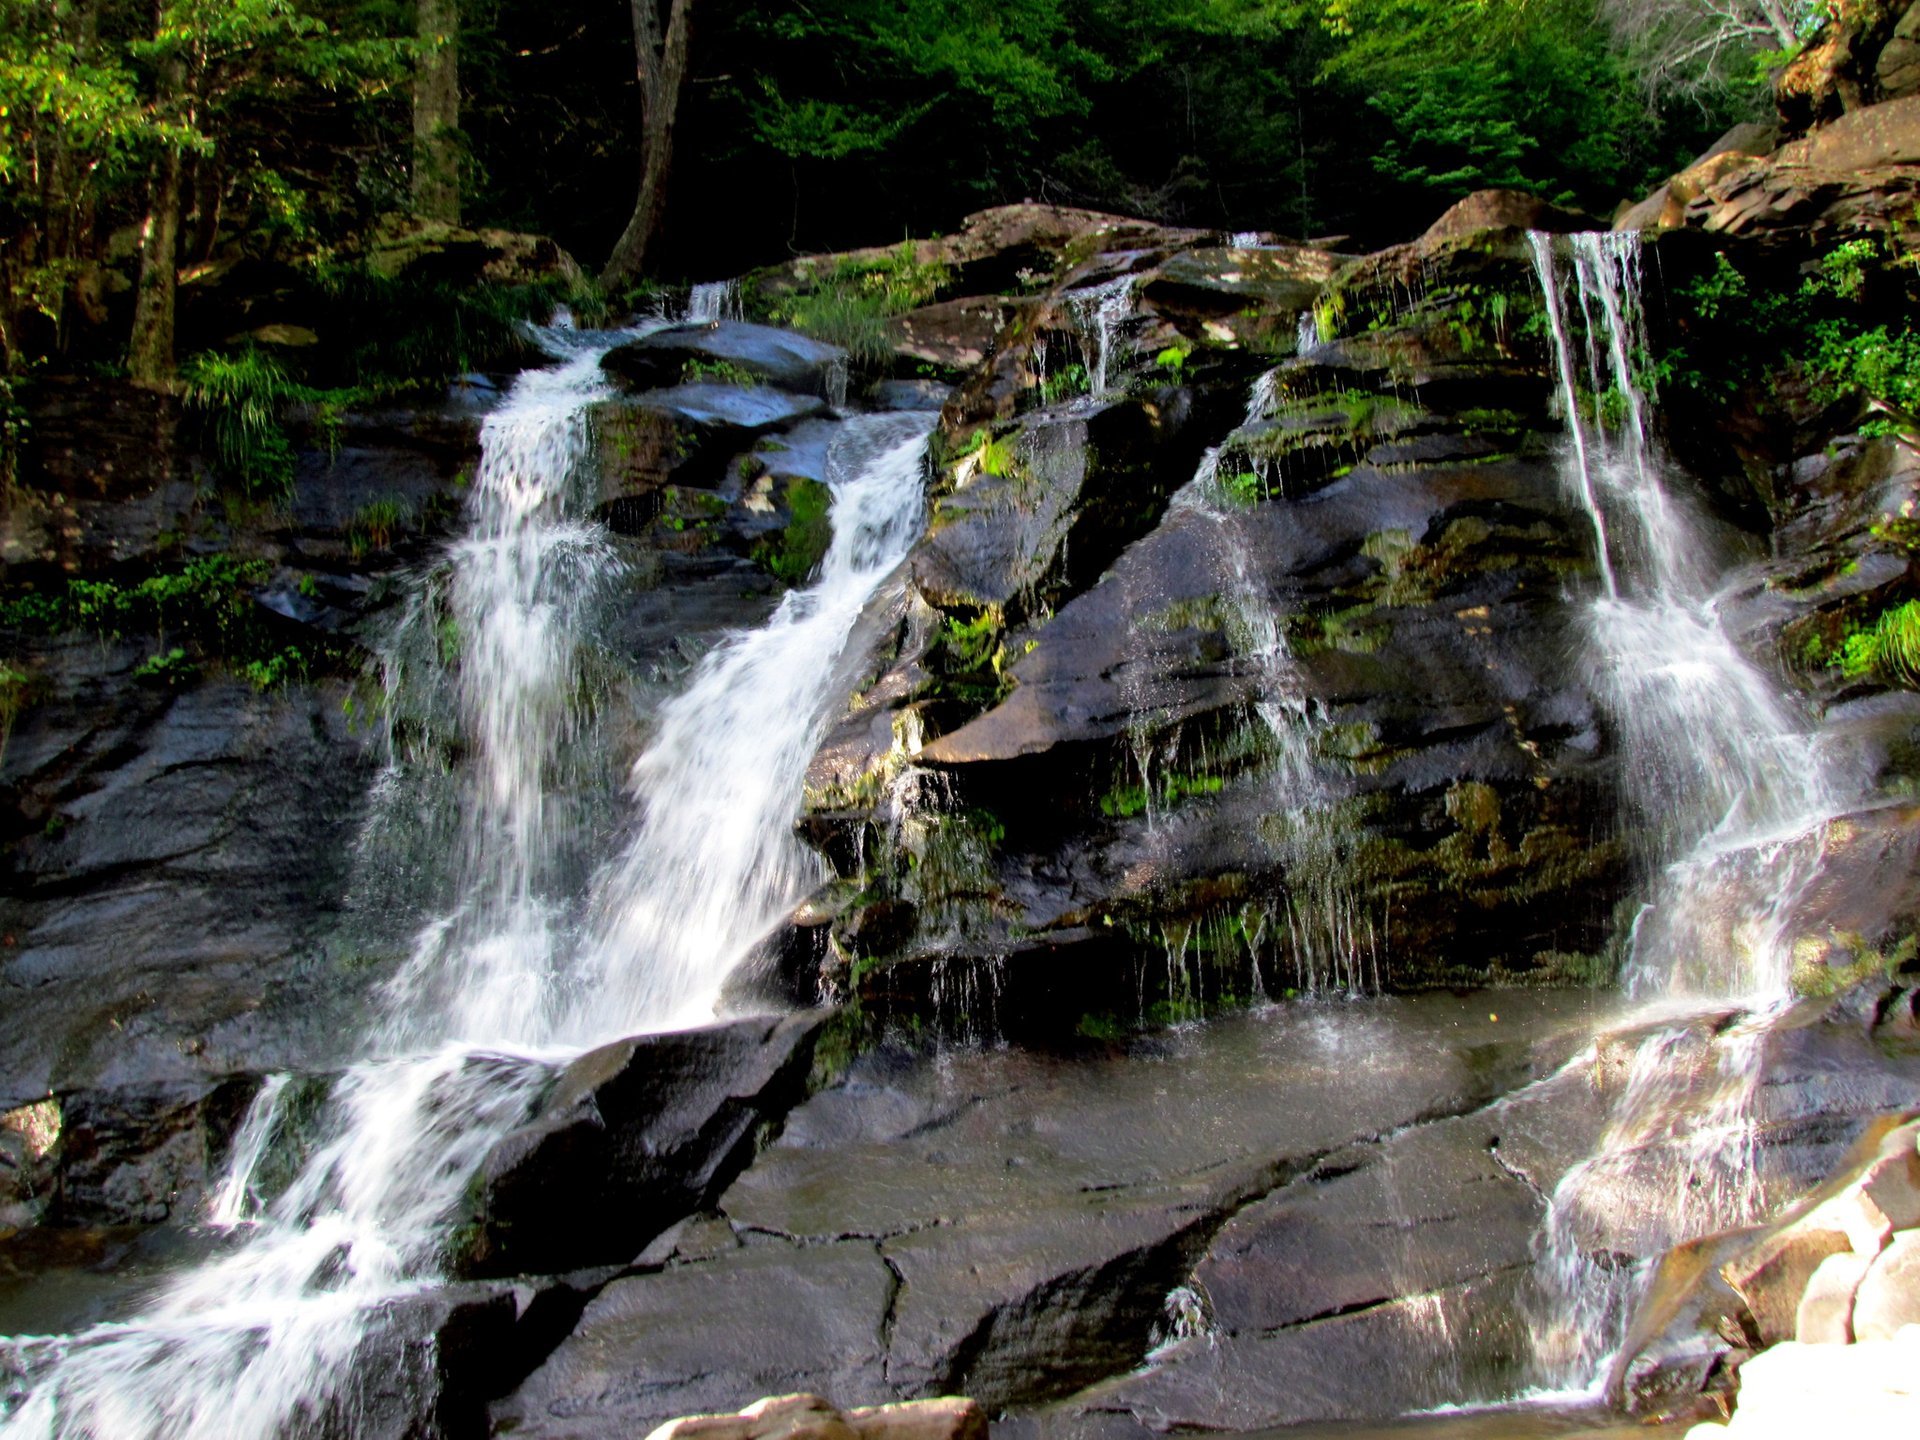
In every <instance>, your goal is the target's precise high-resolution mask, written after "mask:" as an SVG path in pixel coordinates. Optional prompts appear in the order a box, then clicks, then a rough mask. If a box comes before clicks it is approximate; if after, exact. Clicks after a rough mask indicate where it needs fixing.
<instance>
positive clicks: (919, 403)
mask: <svg viewBox="0 0 1920 1440" xmlns="http://www.w3.org/2000/svg"><path fill="white" fill-rule="evenodd" d="M952 398H953V387H952V386H951V385H943V384H941V383H940V382H939V381H938V380H881V381H878V382H877V383H875V384H874V385H873V387H872V388H871V389H869V390H868V391H867V403H868V404H870V405H872V406H873V408H874V409H876V410H939V409H941V408H942V407H943V406H945V404H946V403H947V401H948V400H950V399H952Z"/></svg>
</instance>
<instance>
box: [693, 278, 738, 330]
mask: <svg viewBox="0 0 1920 1440" xmlns="http://www.w3.org/2000/svg"><path fill="white" fill-rule="evenodd" d="M739 318H740V282H739V281H738V280H704V281H702V282H701V283H699V284H698V285H695V286H694V287H693V288H692V289H691V290H690V291H688V292H687V319H686V323H687V324H689V325H717V324H719V323H720V322H721V321H722V320H738V319H739Z"/></svg>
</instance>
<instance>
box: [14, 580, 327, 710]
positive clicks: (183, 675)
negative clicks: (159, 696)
mask: <svg viewBox="0 0 1920 1440" xmlns="http://www.w3.org/2000/svg"><path fill="white" fill-rule="evenodd" d="M267 573H268V567H267V564H266V562H264V561H259V560H245V561H242V560H236V559H234V558H233V557H232V556H231V555H209V556H205V557H203V558H201V559H198V560H194V561H190V562H189V563H187V564H186V565H183V566H181V567H179V568H178V569H174V570H165V571H161V572H159V573H157V574H153V575H149V576H147V577H146V578H145V579H143V580H140V581H138V582H137V583H134V584H122V583H120V582H118V581H114V580H83V579H73V580H69V581H67V582H66V584H65V585H64V586H63V587H62V588H60V589H57V590H51V591H37V590H23V591H19V592H16V593H14V594H13V595H10V596H7V597H5V598H4V599H0V629H7V630H13V631H18V632H24V633H28V634H42V635H46V634H57V633H62V632H66V631H74V630H80V631H88V632H91V633H93V634H95V635H99V636H101V637H102V638H105V639H112V640H118V639H126V638H130V637H133V636H137V635H152V636H153V637H154V639H155V641H156V643H157V645H158V646H159V647H160V648H159V649H158V650H157V652H156V653H155V654H153V655H152V656H150V657H149V658H148V659H146V660H145V661H142V662H141V664H140V665H139V666H137V667H135V671H134V674H135V678H137V679H141V680H159V681H163V682H165V683H168V684H178V683H180V682H181V681H183V680H185V679H187V678H189V676H190V675H191V673H192V671H193V669H194V661H193V656H194V655H195V653H196V651H197V652H199V653H202V654H206V655H210V656H213V657H215V658H217V659H220V660H223V661H225V662H226V663H227V664H228V665H229V666H231V667H232V668H233V670H234V672H235V673H236V674H239V675H241V676H243V677H244V678H246V679H248V680H250V681H252V683H253V684H254V685H255V686H257V687H259V688H261V689H265V688H267V687H269V686H271V685H277V684H279V683H281V682H282V681H284V680H288V679H291V678H294V677H295V676H297V675H304V674H305V673H307V671H308V669H309V667H310V665H311V660H312V657H309V656H307V655H306V654H304V653H302V652H301V651H299V650H297V649H293V648H291V647H288V646H286V645H285V644H284V643H283V642H282V641H281V640H280V638H279V637H278V636H276V634H275V633H274V631H273V628H272V627H271V626H270V624H269V623H268V622H267V621H266V619H265V617H263V615H262V614H261V611H260V608H259V607H258V606H257V605H256V604H255V603H254V599H253V589H254V587H255V586H256V585H258V584H260V583H261V582H262V581H264V580H265V579H266V578H267ZM330 658H332V657H331V656H330Z"/></svg>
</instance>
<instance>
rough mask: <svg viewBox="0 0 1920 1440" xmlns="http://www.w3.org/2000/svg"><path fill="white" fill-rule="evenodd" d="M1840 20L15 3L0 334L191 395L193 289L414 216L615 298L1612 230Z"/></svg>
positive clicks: (1629, 9)
mask: <svg viewBox="0 0 1920 1440" xmlns="http://www.w3.org/2000/svg"><path fill="white" fill-rule="evenodd" d="M1832 8H1833V7H1832V5H1831V4H1808V3H1793V4H1789V3H1785V0H418V3H417V4H415V3H411V0H0V187H4V188H0V292H3V293H0V312H4V313H3V314H0V319H3V320H4V330H3V332H0V339H4V346H5V359H6V366H7V373H9V374H17V373H19V372H20V371H21V370H22V368H23V367H25V366H28V365H31V364H35V363H39V362H41V361H44V360H46V359H48V358H50V357H51V358H55V359H56V360H59V359H65V360H76V359H82V358H83V359H85V360H86V362H87V363H89V364H94V365H108V366H111V365H113V364H115V363H119V362H116V360H115V358H114V357H115V355H116V354H123V355H124V356H125V361H124V363H125V364H126V366H127V367H128V370H129V372H130V373H131V374H132V375H133V377H134V378H135V379H136V380H147V381H154V380H163V379H164V378H165V377H167V376H168V375H170V374H171V373H172V370H173V365H174V349H175V346H174V337H173V334H172V328H171V327H172V319H171V316H172V311H173V298H172V297H173V287H174V285H175V282H176V278H181V279H184V280H185V281H187V282H191V281H192V280H193V279H194V277H195V275H196V274H205V273H206V270H207V267H222V268H223V270H224V271H229V272H230V271H231V270H232V269H233V268H234V267H236V266H240V265H244V264H248V263H262V262H269V261H270V262H272V263H275V264H287V263H296V262H297V263H301V264H305V265H308V266H319V267H323V268H324V267H326V266H329V265H335V266H337V265H338V263H339V262H340V257H342V256H351V255H352V254H354V253H356V251H357V250H364V248H365V243H366V242H365V237H366V235H367V234H368V233H369V232H370V231H371V230H372V229H373V228H374V227H376V226H377V225H379V224H381V223H382V222H383V217H384V219H385V220H386V221H387V222H388V223H391V221H392V218H393V217H396V216H403V215H407V214H413V215H416V216H419V215H425V216H428V217H430V218H436V219H439V220H442V221H451V220H453V219H454V218H456V216H457V218H458V219H459V220H460V221H462V222H463V223H465V224H468V225H483V226H498V227H503V228H507V229H512V230H516V231H527V232H536V233H540V234H544V235H550V236H552V237H554V238H555V239H556V240H557V241H558V242H559V243H560V244H561V245H562V246H564V247H565V248H566V249H567V250H568V251H570V252H571V253H573V254H574V255H576V256H578V257H579V258H580V259H581V261H582V263H583V265H585V266H586V267H587V269H589V270H602V268H603V266H605V267H606V268H605V270H604V274H605V276H606V278H607V279H608V280H609V281H610V282H611V281H618V282H619V288H620V290H621V293H619V294H618V295H616V297H615V299H616V301H619V300H625V299H628V298H630V295H629V294H628V293H626V292H630V291H631V289H632V288H633V283H634V282H635V280H636V279H642V280H645V281H657V280H662V279H664V280H686V279H701V278H713V277H719V276H724V275H730V274H735V273H738V272H740V271H743V270H745V269H748V268H750V267H752V266H755V265H758V264H764V263H767V262H770V261H773V260H776V259H779V258H782V257H784V256H786V255H788V254H790V253H795V252H809V251H820V250H830V249H837V248H843V247H848V246H854V245H871V244H876V243H886V242H889V241H892V240H897V239H899V238H901V237H902V236H905V235H926V234H929V233H934V232H938V231H942V230H946V229H950V228H952V227H953V226H954V224H955V223H956V222H957V221H958V219H959V218H960V217H961V216H963V215H964V214H966V213H968V212H969V211H972V210H975V209H978V208H981V207H984V206H987V205H991V204H995V203H999V202H1005V201H1013V200H1022V199H1033V200H1041V201H1048V202H1055V203H1061V204H1069V205H1077V206H1086V207H1092V208H1097V209H1107V210H1115V211H1121V212H1126V213H1131V214H1136V215H1141V216H1146V217H1150V218H1153V219H1157V220H1163V221H1169V222H1175V223H1182V224H1188V225H1195V226H1207V227H1221V228H1226V229H1232V230H1266V231H1273V232H1278V233H1280V234H1283V235H1288V236H1293V237H1298V238H1315V237H1326V236H1346V237H1349V239H1350V241H1351V242H1352V243H1353V244H1354V245H1355V246H1368V245H1372V244H1376V243H1380V242H1383V241H1386V240H1391V239H1396V238H1401V237H1404V236H1406V235H1408V234H1410V233H1413V232H1415V231H1417V230H1419V229H1420V228H1421V227H1422V226H1423V225H1425V224H1426V223H1427V222H1428V221H1429V220H1430V219H1431V218H1432V217H1433V216H1434V215H1435V214H1437V213H1438V212H1439V210H1440V209H1441V208H1443V207H1444V206H1445V205H1446V204H1447V203H1449V202H1451V201H1452V200H1454V199H1456V198H1458V197H1459V196H1461V195H1464V194H1466V193H1468V192H1470V191H1472V190H1475V189H1478V188H1482V187H1486V186H1506V187H1513V188H1519V189H1525V190H1530V191H1533V192H1535V193H1537V194H1540V195H1542V196H1544V197H1546V198H1549V199H1552V200H1554V201H1557V202H1559V203H1562V204H1565V205H1569V206H1573V207H1576V208H1581V209H1585V210H1588V211H1590V212H1592V213H1593V214H1595V215H1596V216H1599V217H1601V218H1603V219H1604V218H1605V217H1606V216H1608V215H1610V214H1611V212H1612V210H1613V208H1614V206H1615V205H1616V203H1617V202H1618V201H1620V200H1621V199H1622V198H1624V197H1628V196H1635V195H1637V194H1639V193H1640V192H1641V191H1643V190H1644V189H1645V188H1646V186H1647V184H1648V182H1650V181H1651V180H1653V179H1654V178H1656V177H1658V176H1661V175H1664V174H1666V173H1668V172H1670V171H1671V170H1673V169H1674V168H1676V167H1677V166H1678V165H1680V164H1682V163H1684V162H1685V161H1686V160H1687V159H1688V158H1690V157H1691V156H1692V155H1693V154H1695V153H1696V152H1697V151H1698V150H1699V149H1700V148H1701V146H1702V144H1703V143H1704V142H1706V141H1707V140H1709V139H1710V138H1711V137H1713V136H1714V135H1716V134H1718V133H1720V132H1721V131H1722V130H1724V129H1725V128H1726V127H1727V126H1728V124H1730V123H1732V122H1734V121H1737V120H1740V119H1742V118H1746V117H1749V116H1754V115H1758V114H1759V113H1760V112H1761V111H1762V109H1763V108H1765V98H1766V75H1767V71H1768V67H1769V65H1771V64H1776V63H1777V62H1778V61H1779V60H1780V59H1781V58H1782V57H1783V56H1784V55H1785V53H1787V50H1788V48H1789V47H1790V46H1791V44H1792V43H1794V42H1795V41H1796V40H1797V39H1798V38H1799V37H1801V36H1804V35H1805V34H1808V33H1811V32H1812V31H1813V30H1814V29H1815V28H1817V26H1818V25H1819V24H1820V23H1821V20H1822V18H1823V16H1824V15H1825V13H1826V12H1827V11H1829V10H1831V9H1832ZM649 27H652V30H653V32H654V33H653V36H652V40H651V41H650V42H649V44H648V45H644V46H642V47H641V49H640V51H639V54H640V57H641V58H640V61H639V65H638V68H636V45H635V35H636V31H646V30H648V28H649ZM649 57H650V59H651V64H652V67H653V70H654V73H653V74H652V75H651V76H649V73H648V71H649V63H650V59H649ZM663 63H664V66H665V72H666V74H665V80H664V81H663V80H662V76H661V73H660V71H661V66H662V64H663ZM663 84H664V85H665V87H666V88H665V91H664V92H660V90H659V87H660V86H661V85H663ZM650 85H651V86H652V87H654V88H652V89H649V86H650ZM660 93H664V94H665V96H666V99H665V100H664V101H661V100H660V98H659V95H660ZM649 96H651V97H653V98H652V101H651V102H650V103H651V106H652V108H651V111H649V102H648V97H649ZM423 105H424V106H425V107H426V109H424V110H423ZM428 111H432V112H433V113H427V112H428ZM649 113H651V114H652V119H651V120H649V119H648V118H647V115H648V114H649ZM423 114H424V115H425V116H426V118H425V119H424V121H423V119H422V116H423ZM436 115H437V117H438V118H435V117H436ZM663 126H664V127H667V130H666V133H667V134H668V135H669V138H670V140H671V164H670V168H666V169H663V170H662V171H661V173H660V175H659V176H658V177H657V178H658V179H660V180H661V182H662V183H663V184H664V185H665V192H664V193H665V200H664V203H663V204H661V205H660V206H659V207H658V213H657V215H655V216H654V217H653V219H652V220H650V221H649V222H648V227H646V228H648V229H649V233H648V234H647V235H646V236H644V237H643V238H644V240H646V241H647V242H649V243H647V244H646V245H645V247H644V254H643V255H642V254H641V253H640V252H639V251H638V250H634V249H631V248H630V249H629V253H628V254H627V256H626V258H627V259H628V260H630V261H632V262H633V263H631V264H613V265H610V266H609V265H607V260H608V257H609V255H610V254H613V255H614V256H615V257H616V260H617V259H618V258H619V257H620V253H621V252H620V251H618V250H616V249H615V245H616V238H617V237H620V236H621V235H622V232H623V228H625V229H631V228H632V224H631V222H632V219H633V217H634V215H635V214H636V203H635V194H636V187H637V186H639V185H640V183H641V180H642V177H643V175H644V174H645V172H646V164H645V162H646V159H647V156H648V153H649V151H652V152H653V153H655V154H656V155H658V154H660V153H661V152H662V144H661V141H660V136H661V134H662V129H661V127H663ZM432 164H438V165H439V166H440V167H441V169H442V170H444V172H445V173H443V174H440V175H438V176H437V177H435V176H431V175H428V174H426V173H425V171H426V170H427V169H428V168H430V166H431V165H432ZM643 208H644V205H643ZM656 221H657V226H656V225H655V222H656ZM623 243H624V242H623ZM129 332H131V334H132V337H133V338H132V341H131V343H130V344H129V343H128V341H127V339H126V337H127V335H128V333H129ZM116 347H117V349H116Z"/></svg>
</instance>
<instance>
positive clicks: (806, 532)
mask: <svg viewBox="0 0 1920 1440" xmlns="http://www.w3.org/2000/svg"><path fill="white" fill-rule="evenodd" d="M832 510H833V495H832V492H830V491H829V490H828V489H827V487H826V486H824V485H821V484H819V483H818V482H817V481H813V480H793V481H790V482H789V483H788V485H787V513H788V515H789V516H790V517H791V518H790V519H789V520H788V521H787V523H786V524H785V525H784V526H783V527H781V529H780V530H778V531H776V532H775V533H774V535H773V536H771V537H770V538H768V539H765V540H762V541H761V542H760V543H759V544H758V545H756V546H755V547H754V552H753V558H754V559H755V560H756V561H758V562H759V563H760V564H761V565H763V566H765V567H766V569H767V571H768V573H769V574H771V575H772V576H773V577H774V578H775V579H776V580H778V581H780V582H781V583H782V584H784V585H803V584H805V583H806V582H807V580H808V579H809V578H810V577H811V576H812V574H813V572H814V571H815V570H816V569H817V568H818V567H819V564H820V560H821V557H822V556H824V555H825V554H826V553H827V547H828V546H829V545H830V544H831V543H832V542H833V520H832Z"/></svg>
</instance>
